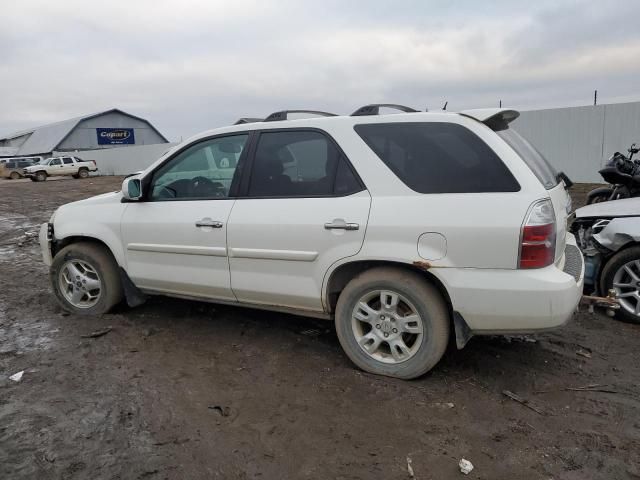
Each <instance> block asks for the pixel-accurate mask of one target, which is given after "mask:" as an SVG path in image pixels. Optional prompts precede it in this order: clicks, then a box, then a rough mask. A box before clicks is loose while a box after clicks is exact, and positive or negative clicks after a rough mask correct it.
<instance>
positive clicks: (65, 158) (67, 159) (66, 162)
mask: <svg viewBox="0 0 640 480" xmlns="http://www.w3.org/2000/svg"><path fill="white" fill-rule="evenodd" d="M62 161H63V162H64V163H65V165H69V164H71V163H73V160H72V159H71V158H69V157H64V158H63V159H62Z"/></svg>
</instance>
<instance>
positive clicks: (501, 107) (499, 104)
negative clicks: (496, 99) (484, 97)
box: [499, 100, 502, 108]
mask: <svg viewBox="0 0 640 480" xmlns="http://www.w3.org/2000/svg"><path fill="white" fill-rule="evenodd" d="M499 105H500V108H502V100H500V103H499Z"/></svg>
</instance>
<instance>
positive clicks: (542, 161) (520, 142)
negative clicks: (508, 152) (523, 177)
mask: <svg viewBox="0 0 640 480" xmlns="http://www.w3.org/2000/svg"><path fill="white" fill-rule="evenodd" d="M497 133H498V135H500V137H502V139H503V140H504V141H505V142H507V143H508V144H509V146H510V147H511V148H513V149H514V150H515V151H516V153H517V154H518V155H520V157H521V158H522V160H524V162H525V163H526V164H527V166H528V167H529V168H530V169H531V171H532V172H533V173H534V175H535V176H536V177H538V180H540V182H541V183H542V185H544V188H546V189H547V190H549V189H551V188H553V187H555V186H556V185H558V183H559V182H560V180H559V177H558V172H557V171H556V169H555V168H553V166H551V164H550V163H549V162H548V161H547V159H546V158H544V156H543V155H542V154H541V153H540V152H539V151H538V150H536V149H535V147H534V146H533V145H531V144H530V143H529V142H528V141H527V140H526V139H525V138H524V137H522V136H521V135H520V134H519V133H518V132H516V131H515V130H513V129H511V128H508V129H506V130H501V131H499V132H497Z"/></svg>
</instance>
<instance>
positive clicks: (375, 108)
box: [351, 103, 419, 117]
mask: <svg viewBox="0 0 640 480" xmlns="http://www.w3.org/2000/svg"><path fill="white" fill-rule="evenodd" d="M380 107H386V108H395V109H396V110H400V111H401V112H405V113H413V112H418V111H419V110H415V109H413V108H411V107H405V106H404V105H397V104H395V103H372V104H370V105H365V106H364V107H360V108H359V109H357V110H356V111H355V112H353V113H352V114H351V116H352V117H360V116H365V115H380Z"/></svg>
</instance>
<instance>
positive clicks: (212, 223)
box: [196, 218, 222, 228]
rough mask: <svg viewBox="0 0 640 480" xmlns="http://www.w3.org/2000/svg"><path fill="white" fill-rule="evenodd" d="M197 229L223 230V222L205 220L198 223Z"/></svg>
mask: <svg viewBox="0 0 640 480" xmlns="http://www.w3.org/2000/svg"><path fill="white" fill-rule="evenodd" d="M196 227H198V228H200V227H209V228H222V222H218V221H217V220H211V219H210V218H203V219H202V220H198V221H197V222H196Z"/></svg>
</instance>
